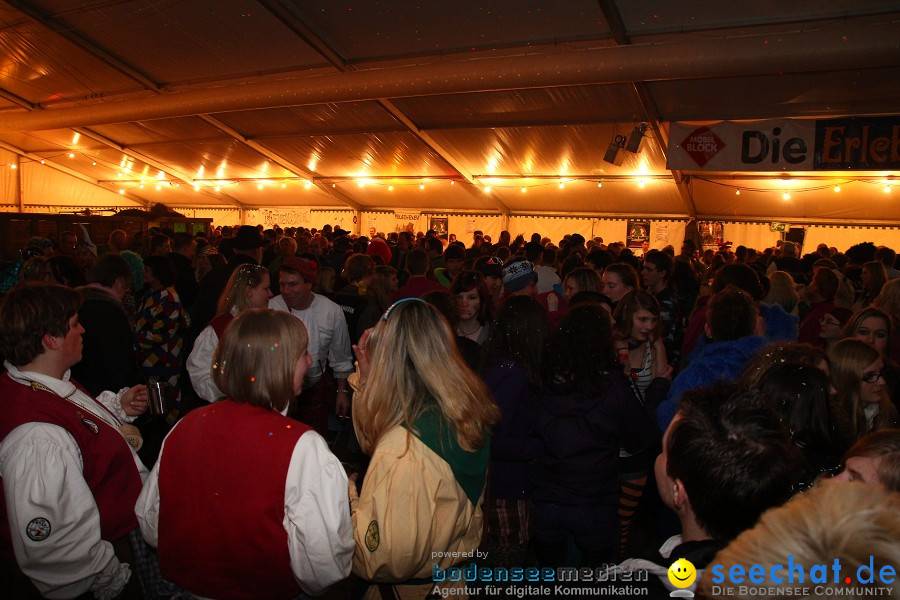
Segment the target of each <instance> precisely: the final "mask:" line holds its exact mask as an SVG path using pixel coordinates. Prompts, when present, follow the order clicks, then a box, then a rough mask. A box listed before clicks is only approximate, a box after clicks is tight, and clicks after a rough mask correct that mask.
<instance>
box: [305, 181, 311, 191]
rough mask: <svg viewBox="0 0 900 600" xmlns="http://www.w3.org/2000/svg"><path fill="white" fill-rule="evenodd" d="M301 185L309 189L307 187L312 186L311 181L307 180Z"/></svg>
mask: <svg viewBox="0 0 900 600" xmlns="http://www.w3.org/2000/svg"><path fill="white" fill-rule="evenodd" d="M303 187H305V188H306V189H309V188H311V187H312V183H311V182H309V181H307V182H306V184H304V186H303Z"/></svg>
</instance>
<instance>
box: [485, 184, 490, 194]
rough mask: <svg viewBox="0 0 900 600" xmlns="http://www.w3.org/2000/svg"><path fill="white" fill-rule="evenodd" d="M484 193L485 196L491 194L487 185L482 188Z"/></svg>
mask: <svg viewBox="0 0 900 600" xmlns="http://www.w3.org/2000/svg"><path fill="white" fill-rule="evenodd" d="M484 193H485V194H490V193H491V186H489V185H488V186H485V188H484Z"/></svg>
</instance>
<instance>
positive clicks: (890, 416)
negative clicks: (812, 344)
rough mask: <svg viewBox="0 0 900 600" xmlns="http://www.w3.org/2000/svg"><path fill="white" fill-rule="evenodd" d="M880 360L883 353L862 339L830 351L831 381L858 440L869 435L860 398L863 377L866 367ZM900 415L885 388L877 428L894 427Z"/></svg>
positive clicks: (880, 402) (842, 342)
mask: <svg viewBox="0 0 900 600" xmlns="http://www.w3.org/2000/svg"><path fill="white" fill-rule="evenodd" d="M880 358H881V353H880V352H878V350H876V349H875V348H872V347H871V346H870V345H868V344H867V343H865V342H863V341H862V340H857V339H853V338H845V339H843V340H840V341H839V342H837V343H836V344H834V345H833V346H831V348H829V350H828V359H829V361H830V363H831V381H832V383H833V385H834V388H835V389H836V390H837V399H838V402H840V404H841V405H842V406H843V407H844V408H845V409H846V410H847V413H848V414H849V416H850V423H851V425H852V427H853V432H854V434H855V435H856V437H857V438H859V437H861V436H863V435H865V434H866V433H867V431H866V430H867V424H866V417H865V414H864V412H863V403H862V400H861V399H860V393H859V392H860V387H861V386H862V379H861V378H862V374H863V371H865V369H866V367H868V366H869V365H871V364H872V363H874V362H876V361H877V360H878V359H880ZM896 415H897V412H896V409H895V408H894V405H893V403H892V402H891V400H890V398H889V397H888V392H887V388H886V387H885V390H884V393H883V394H882V397H881V400H880V401H879V402H878V415H877V416H876V417H875V429H884V428H886V427H891V425H892V424H893V421H894V419H895V418H896Z"/></svg>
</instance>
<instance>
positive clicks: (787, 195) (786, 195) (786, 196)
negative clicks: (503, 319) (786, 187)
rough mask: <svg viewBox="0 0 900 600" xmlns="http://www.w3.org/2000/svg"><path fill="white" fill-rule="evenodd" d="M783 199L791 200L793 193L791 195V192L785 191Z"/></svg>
mask: <svg viewBox="0 0 900 600" xmlns="http://www.w3.org/2000/svg"><path fill="white" fill-rule="evenodd" d="M781 199H782V200H790V199H791V195H790V194H789V193H787V192H785V193H783V194H782V195H781Z"/></svg>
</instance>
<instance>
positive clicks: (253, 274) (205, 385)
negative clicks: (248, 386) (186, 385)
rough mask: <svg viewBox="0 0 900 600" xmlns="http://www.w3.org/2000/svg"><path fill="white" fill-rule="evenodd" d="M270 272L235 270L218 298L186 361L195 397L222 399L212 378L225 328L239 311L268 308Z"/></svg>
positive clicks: (253, 267)
mask: <svg viewBox="0 0 900 600" xmlns="http://www.w3.org/2000/svg"><path fill="white" fill-rule="evenodd" d="M269 282H270V279H269V272H268V270H266V268H265V267H263V266H260V265H256V264H250V263H248V264H243V265H241V266H239V267H238V268H237V269H235V271H234V273H232V274H231V278H230V279H229V280H228V284H227V285H226V286H225V291H224V292H222V296H221V297H220V298H219V307H218V310H217V311H216V313H217V314H216V317H215V318H214V319H213V320H212V321H210V323H209V325H207V326H206V328H205V329H204V330H203V331H201V332H200V335H198V336H197V340H196V341H195V342H194V349H193V350H191V355H190V356H188V360H187V372H188V375H190V377H191V385H192V386H193V387H194V391H195V392H197V395H198V396H200V397H201V398H203V399H204V400H206V401H207V402H215V401H216V400H219V399H220V398H222V397H223V396H224V394H223V393H222V391H221V390H220V389H219V388H217V387H216V384H215V383H214V382H213V377H212V359H213V353H215V351H216V346H218V345H219V338H221V337H222V332H224V331H225V327H226V326H227V325H228V324H229V323H231V320H232V319H234V318H235V317H236V316H237V315H239V314H240V313H241V311H243V310H245V309H248V308H268V306H269V298H271V297H272V290H271V289H269Z"/></svg>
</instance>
